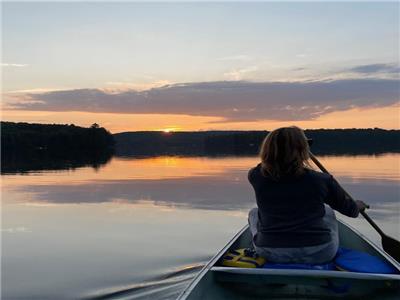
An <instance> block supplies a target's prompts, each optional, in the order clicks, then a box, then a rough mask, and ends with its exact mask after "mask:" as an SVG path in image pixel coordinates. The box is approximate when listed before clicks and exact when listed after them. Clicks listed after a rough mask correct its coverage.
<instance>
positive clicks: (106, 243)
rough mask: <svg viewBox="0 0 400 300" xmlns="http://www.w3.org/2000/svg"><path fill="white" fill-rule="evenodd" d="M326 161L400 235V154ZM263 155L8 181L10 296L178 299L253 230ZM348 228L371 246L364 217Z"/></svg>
mask: <svg viewBox="0 0 400 300" xmlns="http://www.w3.org/2000/svg"><path fill="white" fill-rule="evenodd" d="M320 161H321V162H322V163H323V164H324V165H325V167H326V168H327V169H328V170H330V171H331V172H332V173H333V174H334V175H336V177H337V179H338V181H339V182H341V183H342V184H343V186H344V187H345V188H346V189H347V190H348V191H349V192H350V193H351V194H352V195H353V196H354V197H355V198H357V199H363V200H364V201H366V202H368V203H369V204H370V205H371V209H370V211H369V214H370V216H371V217H372V218H373V219H374V220H376V222H377V223H378V224H379V225H380V226H381V227H382V229H383V230H384V232H386V233H387V234H389V235H391V236H393V237H395V238H399V236H400V219H399V218H400V203H399V199H400V187H399V180H400V154H384V155H379V156H326V157H321V158H320ZM257 163H258V159H257V157H223V158H221V157H218V158H207V157H155V158H140V159H139V158H117V157H114V158H113V159H112V160H111V161H110V162H109V163H108V164H106V165H105V166H103V167H101V168H100V169H97V170H96V169H93V168H90V167H85V168H79V169H75V170H65V171H40V172H29V173H25V174H11V175H2V278H1V280H2V281H1V282H2V286H1V287H2V299H4V300H7V299H41V300H45V299H93V298H94V299H146V298H151V299H174V298H176V296H177V295H178V294H179V293H180V291H181V290H182V289H183V288H184V287H185V286H186V285H187V284H188V283H189V281H190V279H191V278H193V276H194V275H195V274H196V272H198V271H199V268H200V267H201V266H202V265H203V264H204V263H205V262H206V261H207V260H209V259H210V258H211V257H212V256H213V255H214V254H215V253H216V252H217V251H218V250H219V249H221V248H222V247H223V246H224V245H225V244H226V243H227V241H228V240H229V239H230V238H231V237H232V236H233V235H234V234H235V233H236V232H237V231H238V230H239V229H240V228H241V227H243V226H244V225H245V224H246V222H247V221H246V220H247V211H248V210H249V209H250V208H251V207H253V206H254V205H255V200H254V195H253V191H252V189H251V187H250V185H249V184H248V182H247V170H248V169H249V168H251V167H252V166H255V165H256V164H257ZM337 216H338V217H339V218H340V219H343V220H345V221H346V222H348V223H350V224H351V225H353V226H354V227H356V228H357V229H359V230H360V231H361V232H362V233H363V234H365V235H366V236H368V237H369V238H370V239H371V240H372V241H374V242H376V243H377V244H379V241H380V238H379V236H378V235H377V234H376V233H375V232H374V230H373V229H372V228H371V227H370V226H369V225H368V223H367V222H366V221H365V220H363V219H362V217H360V218H358V219H350V218H347V217H344V216H341V215H340V214H339V213H338V214H337Z"/></svg>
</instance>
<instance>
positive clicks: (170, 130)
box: [161, 127, 182, 133]
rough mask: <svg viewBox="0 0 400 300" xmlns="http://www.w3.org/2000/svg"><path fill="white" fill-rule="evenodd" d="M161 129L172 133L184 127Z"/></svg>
mask: <svg viewBox="0 0 400 300" xmlns="http://www.w3.org/2000/svg"><path fill="white" fill-rule="evenodd" d="M161 131H163V132H164V133H171V132H175V131H182V128H180V127H167V128H163V129H161Z"/></svg>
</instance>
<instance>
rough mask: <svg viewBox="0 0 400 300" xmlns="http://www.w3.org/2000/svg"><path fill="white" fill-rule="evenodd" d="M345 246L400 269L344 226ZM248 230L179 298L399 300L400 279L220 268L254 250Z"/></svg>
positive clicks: (348, 273) (206, 268)
mask: <svg viewBox="0 0 400 300" xmlns="http://www.w3.org/2000/svg"><path fill="white" fill-rule="evenodd" d="M339 232H340V245H341V246H342V247H346V248H352V249H355V250H359V251H364V252H367V253H369V254H372V255H375V256H378V257H381V258H383V259H385V260H386V261H388V262H389V263H391V264H392V265H393V266H394V267H395V268H397V269H398V270H399V271H400V266H399V264H398V263H397V262H396V261H394V260H393V259H392V258H391V257H390V256H388V255H387V254H385V253H384V252H383V251H382V250H381V249H379V248H378V247H376V246H375V245H374V244H372V243H371V242H370V241H369V240H368V239H367V238H366V237H364V236H363V235H362V234H360V233H359V232H357V231H356V230H354V229H353V228H351V227H350V226H348V225H346V224H344V223H342V222H339ZM250 243H251V235H250V232H249V230H248V227H247V226H246V227H244V228H243V229H242V230H241V231H240V232H239V233H238V234H237V235H236V236H235V237H234V238H233V239H232V240H231V241H230V243H228V244H227V245H226V246H225V247H224V249H222V250H221V252H219V253H218V254H217V255H216V256H214V258H213V259H211V261H210V262H209V263H208V264H207V265H206V266H205V267H204V268H203V270H202V271H201V272H200V273H199V274H198V275H197V276H196V277H195V278H194V280H193V281H192V283H191V284H190V285H189V286H188V287H187V288H186V289H185V290H184V291H183V293H182V294H181V295H180V297H179V298H178V299H190V300H193V299H260V298H261V299H262V298H268V299H278V298H279V299H310V298H314V299H335V298H343V297H346V298H355V299H356V298H361V297H364V298H367V299H400V275H391V274H366V273H355V272H340V271H322V270H318V271H316V270H278V269H242V268H230V267H221V266H218V261H219V260H220V259H221V257H222V256H223V255H224V253H225V252H226V251H227V250H229V249H238V248H244V247H249V246H250Z"/></svg>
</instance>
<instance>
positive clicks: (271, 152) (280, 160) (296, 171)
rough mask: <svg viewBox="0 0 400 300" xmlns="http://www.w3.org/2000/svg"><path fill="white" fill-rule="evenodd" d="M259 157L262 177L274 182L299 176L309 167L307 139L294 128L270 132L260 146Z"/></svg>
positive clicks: (301, 132) (301, 131)
mask: <svg viewBox="0 0 400 300" xmlns="http://www.w3.org/2000/svg"><path fill="white" fill-rule="evenodd" d="M260 157H261V171H262V173H263V175H265V176H270V177H272V178H274V179H276V180H278V179H280V178H282V177H285V176H299V175H301V174H303V173H304V170H305V168H306V167H309V166H310V165H309V163H308V159H309V146H308V142H307V138H306V136H305V135H304V132H303V130H301V129H300V128H298V127H296V126H291V127H282V128H278V129H275V130H274V131H271V132H270V133H269V134H268V135H267V137H266V138H265V139H264V141H263V143H262V145H261V150H260Z"/></svg>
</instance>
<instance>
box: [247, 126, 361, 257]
mask: <svg viewBox="0 0 400 300" xmlns="http://www.w3.org/2000/svg"><path fill="white" fill-rule="evenodd" d="M260 156H261V163H260V164H258V165H257V166H256V167H255V168H252V169H251V170H250V171H249V176H248V177H249V181H250V183H251V185H252V186H253V188H254V191H255V194H256V200H257V208H253V209H252V210H251V211H250V213H249V225H250V230H251V232H252V235H253V243H254V246H255V250H256V252H257V253H258V254H259V255H261V256H263V257H265V258H266V259H267V260H268V261H271V262H276V263H309V264H319V263H325V262H328V261H330V260H332V259H333V258H334V256H335V255H336V252H337V250H338V246H339V238H338V225H337V221H336V218H335V213H334V212H333V210H332V209H334V210H337V211H338V212H340V213H342V214H344V215H346V216H349V217H353V218H356V217H357V216H358V214H359V211H360V210H364V209H365V208H366V207H367V205H366V204H365V203H364V202H362V201H359V200H356V201H353V200H351V199H349V198H348V197H346V195H345V193H344V191H343V189H342V188H341V187H340V186H339V184H338V183H337V182H336V181H335V180H334V178H333V177H332V176H331V175H327V174H324V173H320V172H316V171H313V170H311V169H310V167H309V164H308V158H309V147H308V142H307V139H306V137H305V135H304V132H303V131H302V130H301V129H300V128H298V127H285V128H279V129H276V130H274V131H272V132H271V133H270V134H268V136H267V137H266V138H265V140H264V141H263V143H262V146H261V151H260Z"/></svg>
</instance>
